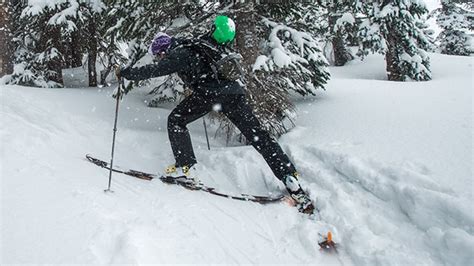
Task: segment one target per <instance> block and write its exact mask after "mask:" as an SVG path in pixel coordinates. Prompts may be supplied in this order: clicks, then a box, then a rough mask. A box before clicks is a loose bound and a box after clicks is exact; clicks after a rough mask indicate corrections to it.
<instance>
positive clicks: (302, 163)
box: [288, 147, 474, 265]
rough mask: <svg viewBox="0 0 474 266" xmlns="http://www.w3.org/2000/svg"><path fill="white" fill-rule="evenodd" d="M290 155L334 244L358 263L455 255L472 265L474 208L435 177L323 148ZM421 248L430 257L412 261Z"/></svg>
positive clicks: (433, 261)
mask: <svg viewBox="0 0 474 266" xmlns="http://www.w3.org/2000/svg"><path fill="white" fill-rule="evenodd" d="M288 148H289V147H288ZM290 150H291V154H292V157H293V158H294V160H295V161H297V162H299V167H300V171H301V173H302V176H303V177H306V178H305V180H304V181H305V184H306V185H307V186H308V187H309V189H310V191H311V193H312V195H315V196H316V198H317V199H315V200H316V201H317V202H318V203H320V204H319V206H320V207H321V214H322V217H324V220H325V221H327V222H328V223H331V224H333V225H334V226H335V227H336V228H337V229H338V231H337V233H336V236H337V238H336V241H337V240H338V239H339V240H342V241H341V242H342V243H344V244H345V245H344V246H345V247H344V249H345V251H346V252H347V253H349V254H350V257H351V258H352V259H353V260H354V262H355V264H358V265H368V264H370V265H373V264H386V263H387V262H388V261H387V260H386V259H387V258H388V257H390V256H396V257H398V258H399V259H398V260H397V261H396V262H395V263H394V264H402V265H404V264H406V265H408V264H415V265H416V264H438V263H440V262H442V261H448V260H449V258H452V257H453V256H455V257H457V259H458V260H457V261H456V263H455V264H457V265H470V264H471V263H472V262H473V260H474V256H473V254H472V252H471V251H472V250H474V239H473V225H474V216H473V213H472V212H471V210H470V208H471V207H470V203H469V202H463V201H462V200H461V199H459V198H457V197H456V195H455V194H454V193H453V192H450V191H449V190H448V191H447V190H446V189H443V188H441V187H439V186H438V185H437V184H436V183H433V181H431V180H430V179H429V177H427V176H424V175H423V174H420V173H417V172H414V171H412V170H406V169H404V168H392V167H390V166H386V165H383V164H382V163H379V162H375V161H363V160H361V159H359V158H355V157H351V156H348V155H344V154H339V153H334V152H331V151H326V150H323V149H319V148H317V147H307V148H304V149H297V148H292V149H290ZM312 169H318V171H317V172H314V171H313V170H312ZM308 177H311V178H308ZM353 210H357V211H353ZM364 239H365V240H367V241H364ZM420 245H422V246H427V247H429V249H428V250H427V251H426V253H416V254H410V250H415V249H417V248H418V247H419V246H420Z"/></svg>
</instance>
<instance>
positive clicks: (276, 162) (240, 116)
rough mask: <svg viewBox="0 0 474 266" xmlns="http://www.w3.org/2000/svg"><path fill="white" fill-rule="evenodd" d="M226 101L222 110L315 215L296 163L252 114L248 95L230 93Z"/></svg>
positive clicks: (304, 209) (302, 206) (303, 209)
mask: <svg viewBox="0 0 474 266" xmlns="http://www.w3.org/2000/svg"><path fill="white" fill-rule="evenodd" d="M229 97H232V98H231V99H229V100H226V101H224V103H223V104H222V111H223V112H224V114H225V115H226V116H227V117H228V118H229V119H230V121H232V123H234V125H235V126H236V127H237V128H238V129H239V130H240V132H242V134H244V136H245V138H246V139H247V140H248V141H250V143H251V144H252V146H253V147H255V149H256V150H257V151H258V152H259V153H260V154H261V155H262V156H263V158H264V159H265V161H266V162H267V163H268V165H269V166H270V168H271V169H272V171H273V173H274V174H275V176H276V177H277V178H278V179H280V180H281V181H282V182H283V184H285V187H286V189H287V190H288V192H289V193H290V195H291V197H292V198H293V199H294V200H295V202H296V206H297V208H298V210H299V211H300V212H303V213H307V214H313V212H314V205H313V203H312V202H311V199H310V198H309V196H308V195H307V194H306V192H304V190H303V189H302V188H301V185H300V183H299V181H298V174H297V172H296V168H295V166H294V165H293V163H292V162H291V161H290V159H289V158H288V156H287V155H286V154H285V152H283V150H282V149H281V147H280V145H279V144H278V143H277V141H276V140H275V139H274V138H272V137H271V136H270V134H269V133H268V131H266V130H265V129H264V128H263V127H262V125H261V124H260V122H259V121H258V119H257V117H256V116H255V115H254V114H253V113H252V109H251V107H250V106H249V105H248V103H247V101H246V99H245V96H244V95H235V96H229Z"/></svg>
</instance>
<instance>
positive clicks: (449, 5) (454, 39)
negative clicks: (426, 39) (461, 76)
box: [433, 0, 474, 56]
mask: <svg viewBox="0 0 474 266" xmlns="http://www.w3.org/2000/svg"><path fill="white" fill-rule="evenodd" d="M466 7H468V6H466ZM433 14H435V15H437V16H436V22H437V23H438V25H439V26H440V27H441V28H442V29H443V31H442V32H441V33H440V34H439V36H438V38H437V41H439V43H440V45H439V46H440V49H441V53H443V54H449V55H465V56H468V55H470V54H471V53H473V52H474V51H473V50H472V47H471V38H472V37H471V36H469V34H468V31H469V30H473V29H474V15H473V14H474V13H473V12H472V11H470V10H468V9H466V8H463V6H462V5H461V4H460V3H456V2H455V1H452V0H442V1H441V7H440V8H438V9H436V10H434V11H433Z"/></svg>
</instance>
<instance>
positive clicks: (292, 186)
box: [283, 173, 314, 215]
mask: <svg viewBox="0 0 474 266" xmlns="http://www.w3.org/2000/svg"><path fill="white" fill-rule="evenodd" d="M283 183H284V184H285V186H286V189H287V190H288V192H289V193H290V196H291V199H292V200H293V201H294V203H295V206H296V208H297V209H298V211H299V212H301V213H305V214H309V215H311V214H313V213H314V205H313V202H311V199H310V198H309V196H308V194H306V192H304V190H303V189H302V188H301V186H300V184H299V182H298V173H294V174H293V175H287V176H285V177H284V178H283Z"/></svg>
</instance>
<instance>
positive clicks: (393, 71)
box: [385, 33, 405, 81]
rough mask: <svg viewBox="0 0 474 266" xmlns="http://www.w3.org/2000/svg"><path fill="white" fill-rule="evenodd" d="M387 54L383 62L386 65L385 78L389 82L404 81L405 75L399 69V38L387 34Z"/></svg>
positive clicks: (393, 34)
mask: <svg viewBox="0 0 474 266" xmlns="http://www.w3.org/2000/svg"><path fill="white" fill-rule="evenodd" d="M386 40H387V53H386V54H385V61H386V63H387V67H386V69H387V76H388V80H391V81H404V80H405V75H404V74H403V73H402V72H403V71H402V69H401V68H400V59H399V56H400V38H399V37H398V36H397V35H396V34H395V33H392V34H388V36H386Z"/></svg>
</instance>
